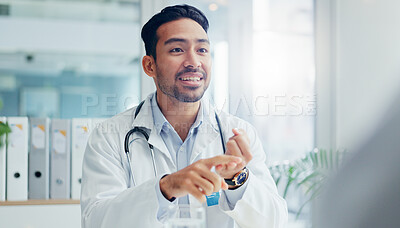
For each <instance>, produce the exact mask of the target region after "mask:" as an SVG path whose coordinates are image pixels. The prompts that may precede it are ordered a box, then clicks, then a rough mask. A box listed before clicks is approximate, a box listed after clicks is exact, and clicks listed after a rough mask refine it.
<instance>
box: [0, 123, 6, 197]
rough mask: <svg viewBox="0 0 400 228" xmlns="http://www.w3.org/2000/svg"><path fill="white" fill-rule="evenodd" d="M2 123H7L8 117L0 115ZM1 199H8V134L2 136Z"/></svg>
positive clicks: (0, 161) (0, 153) (0, 155)
mask: <svg viewBox="0 0 400 228" xmlns="http://www.w3.org/2000/svg"><path fill="white" fill-rule="evenodd" d="M0 123H7V118H6V117H3V116H0ZM0 140H1V142H2V143H1V144H2V145H3V146H2V147H0V201H5V200H6V164H7V163H6V135H3V137H2V138H0Z"/></svg>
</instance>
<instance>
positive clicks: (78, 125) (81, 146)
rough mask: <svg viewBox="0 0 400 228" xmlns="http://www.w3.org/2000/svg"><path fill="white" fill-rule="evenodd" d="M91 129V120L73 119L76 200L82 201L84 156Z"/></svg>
mask: <svg viewBox="0 0 400 228" xmlns="http://www.w3.org/2000/svg"><path fill="white" fill-rule="evenodd" d="M91 127H92V126H91V119H72V127H71V128H72V146H71V157H72V159H71V160H72V162H71V198H72V199H76V200H79V199H80V194H81V178H82V162H83V155H84V153H85V149H86V144H87V141H88V138H89V134H90V130H91Z"/></svg>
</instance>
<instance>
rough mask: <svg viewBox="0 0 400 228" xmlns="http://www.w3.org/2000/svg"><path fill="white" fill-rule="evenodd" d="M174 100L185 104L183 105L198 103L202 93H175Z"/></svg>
mask: <svg viewBox="0 0 400 228" xmlns="http://www.w3.org/2000/svg"><path fill="white" fill-rule="evenodd" d="M174 95H175V98H176V99H177V100H178V101H180V102H185V103H194V102H197V101H199V100H200V99H201V98H202V97H203V95H204V92H202V93H190V94H189V93H175V94H174Z"/></svg>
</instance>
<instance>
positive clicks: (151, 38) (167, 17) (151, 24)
mask: <svg viewBox="0 0 400 228" xmlns="http://www.w3.org/2000/svg"><path fill="white" fill-rule="evenodd" d="M181 18H189V19H192V20H194V21H196V22H197V23H199V24H200V25H201V27H203V29H204V31H206V33H207V30H208V20H207V18H206V16H205V15H204V14H203V12H201V11H200V10H199V9H197V8H195V7H193V6H189V5H176V6H168V7H165V8H164V9H163V10H161V12H160V13H158V14H156V15H154V16H153V17H152V18H151V19H150V20H149V21H148V22H147V23H146V24H145V25H144V26H143V28H142V39H143V42H144V47H145V49H146V55H151V56H153V57H154V59H156V45H157V42H158V39H159V37H158V36H157V29H158V28H159V27H160V26H161V25H163V24H165V23H167V22H170V21H175V20H178V19H181Z"/></svg>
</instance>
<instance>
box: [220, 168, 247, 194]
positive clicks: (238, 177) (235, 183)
mask: <svg viewBox="0 0 400 228" xmlns="http://www.w3.org/2000/svg"><path fill="white" fill-rule="evenodd" d="M247 178H249V170H248V169H247V168H246V167H244V168H243V169H242V170H240V171H239V172H238V173H236V174H235V176H233V178H231V179H225V182H226V183H227V184H228V185H229V189H231V190H233V189H237V188H239V187H240V186H242V185H243V184H244V183H245V182H246V180H247Z"/></svg>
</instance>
